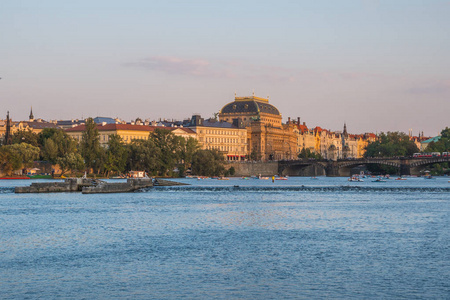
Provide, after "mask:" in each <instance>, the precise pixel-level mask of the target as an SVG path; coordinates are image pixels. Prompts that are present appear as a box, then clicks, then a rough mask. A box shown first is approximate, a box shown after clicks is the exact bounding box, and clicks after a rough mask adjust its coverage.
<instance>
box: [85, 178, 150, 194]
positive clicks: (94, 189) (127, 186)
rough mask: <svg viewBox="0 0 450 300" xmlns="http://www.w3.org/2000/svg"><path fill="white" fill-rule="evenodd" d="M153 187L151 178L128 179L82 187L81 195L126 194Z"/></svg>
mask: <svg viewBox="0 0 450 300" xmlns="http://www.w3.org/2000/svg"><path fill="white" fill-rule="evenodd" d="M151 186H153V179H152V178H130V179H127V182H113V183H106V182H104V183H101V184H99V185H96V186H91V187H83V190H82V193H83V194H104V193H127V192H132V191H135V190H138V189H140V188H146V187H151Z"/></svg>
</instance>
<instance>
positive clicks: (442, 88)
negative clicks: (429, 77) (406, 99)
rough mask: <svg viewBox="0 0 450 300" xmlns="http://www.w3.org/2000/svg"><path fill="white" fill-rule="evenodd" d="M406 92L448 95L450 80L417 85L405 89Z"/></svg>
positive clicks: (449, 93)
mask: <svg viewBox="0 0 450 300" xmlns="http://www.w3.org/2000/svg"><path fill="white" fill-rule="evenodd" d="M406 92H407V93H409V94H414V95H435V96H441V95H442V96H448V95H450V80H449V81H440V82H431V83H426V84H422V85H417V86H414V87H411V88H409V89H407V90H406Z"/></svg>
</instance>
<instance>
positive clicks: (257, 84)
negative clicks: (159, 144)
mask: <svg viewBox="0 0 450 300" xmlns="http://www.w3.org/2000/svg"><path fill="white" fill-rule="evenodd" d="M449 16H450V1H448V0H447V1H443V0H440V1H438V0H436V1H432V0H423V1H418V0H404V1H401V0H386V1H381V0H379V1H376V0H361V1H332V0H330V1H312V0H311V1H143V0H142V1H138V0H134V1H132V0H128V1H112V0H108V1H106V0H105V1H100V0H98V1H94V0H89V1H84V0H81V1H80V0H78V1H61V0H47V1H45V0H40V1H20V0H0V77H2V79H1V80H0V108H1V111H0V114H3V115H4V114H6V111H7V110H9V111H10V112H11V115H12V117H13V119H14V120H18V119H26V118H27V116H28V113H29V108H30V106H31V105H32V106H33V111H34V114H35V117H42V118H44V119H70V118H81V117H82V116H83V117H86V116H97V115H101V116H111V117H116V116H117V117H121V118H123V119H125V120H127V121H129V120H131V119H135V118H137V117H140V118H150V119H156V118H160V117H162V118H174V119H183V118H187V117H190V116H191V115H192V113H194V112H195V113H201V114H202V115H203V116H204V117H209V116H212V115H213V113H214V112H217V111H219V110H220V109H221V108H222V106H223V105H225V104H226V103H228V102H230V101H232V100H233V99H234V93H235V92H237V94H238V96H245V95H251V94H252V91H253V90H255V94H256V95H258V96H261V97H265V96H267V95H270V102H271V103H272V104H273V105H275V106H276V107H278V108H279V110H280V111H281V112H282V114H283V118H284V120H286V119H287V117H292V118H297V117H301V119H302V121H305V122H306V124H307V125H308V126H321V127H323V128H326V129H331V130H341V129H342V126H343V123H344V121H345V122H347V127H348V129H349V131H350V132H352V133H363V132H376V131H378V132H379V131H397V130H400V131H404V132H407V131H408V129H410V128H411V129H413V132H414V134H417V133H418V132H419V131H424V132H425V134H427V135H435V134H437V133H439V132H440V130H441V129H443V128H444V127H445V126H450V122H449V120H450V118H449V113H450V59H449V53H450V51H449V50H450V33H449V32H450V18H449ZM2 111H3V112H2Z"/></svg>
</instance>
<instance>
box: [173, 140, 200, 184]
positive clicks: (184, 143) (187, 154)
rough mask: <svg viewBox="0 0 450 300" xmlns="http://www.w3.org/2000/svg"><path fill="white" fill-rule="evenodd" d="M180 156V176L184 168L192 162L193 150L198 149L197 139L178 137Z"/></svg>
mask: <svg viewBox="0 0 450 300" xmlns="http://www.w3.org/2000/svg"><path fill="white" fill-rule="evenodd" d="M180 148H181V153H180V158H181V162H180V164H179V167H178V168H179V170H180V176H182V175H184V173H185V170H187V169H188V168H189V167H190V166H191V163H192V159H193V157H194V154H195V152H197V151H198V150H199V149H200V145H199V143H198V141H197V140H196V139H194V138H191V137H190V138H188V139H185V138H180Z"/></svg>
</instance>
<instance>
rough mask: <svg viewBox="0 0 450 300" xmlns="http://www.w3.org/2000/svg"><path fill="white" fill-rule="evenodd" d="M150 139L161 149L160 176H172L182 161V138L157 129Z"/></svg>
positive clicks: (165, 130) (159, 159)
mask: <svg viewBox="0 0 450 300" xmlns="http://www.w3.org/2000/svg"><path fill="white" fill-rule="evenodd" d="M150 139H151V140H152V141H153V142H154V144H155V146H156V148H158V149H159V153H160V155H159V156H158V174H159V175H160V176H166V175H168V173H169V175H172V171H173V169H174V168H175V167H176V165H177V163H178V162H179V161H180V159H181V142H180V141H181V137H177V136H176V135H174V134H173V133H172V132H171V131H169V130H167V129H159V128H158V129H155V131H153V132H152V133H151V134H150Z"/></svg>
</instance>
